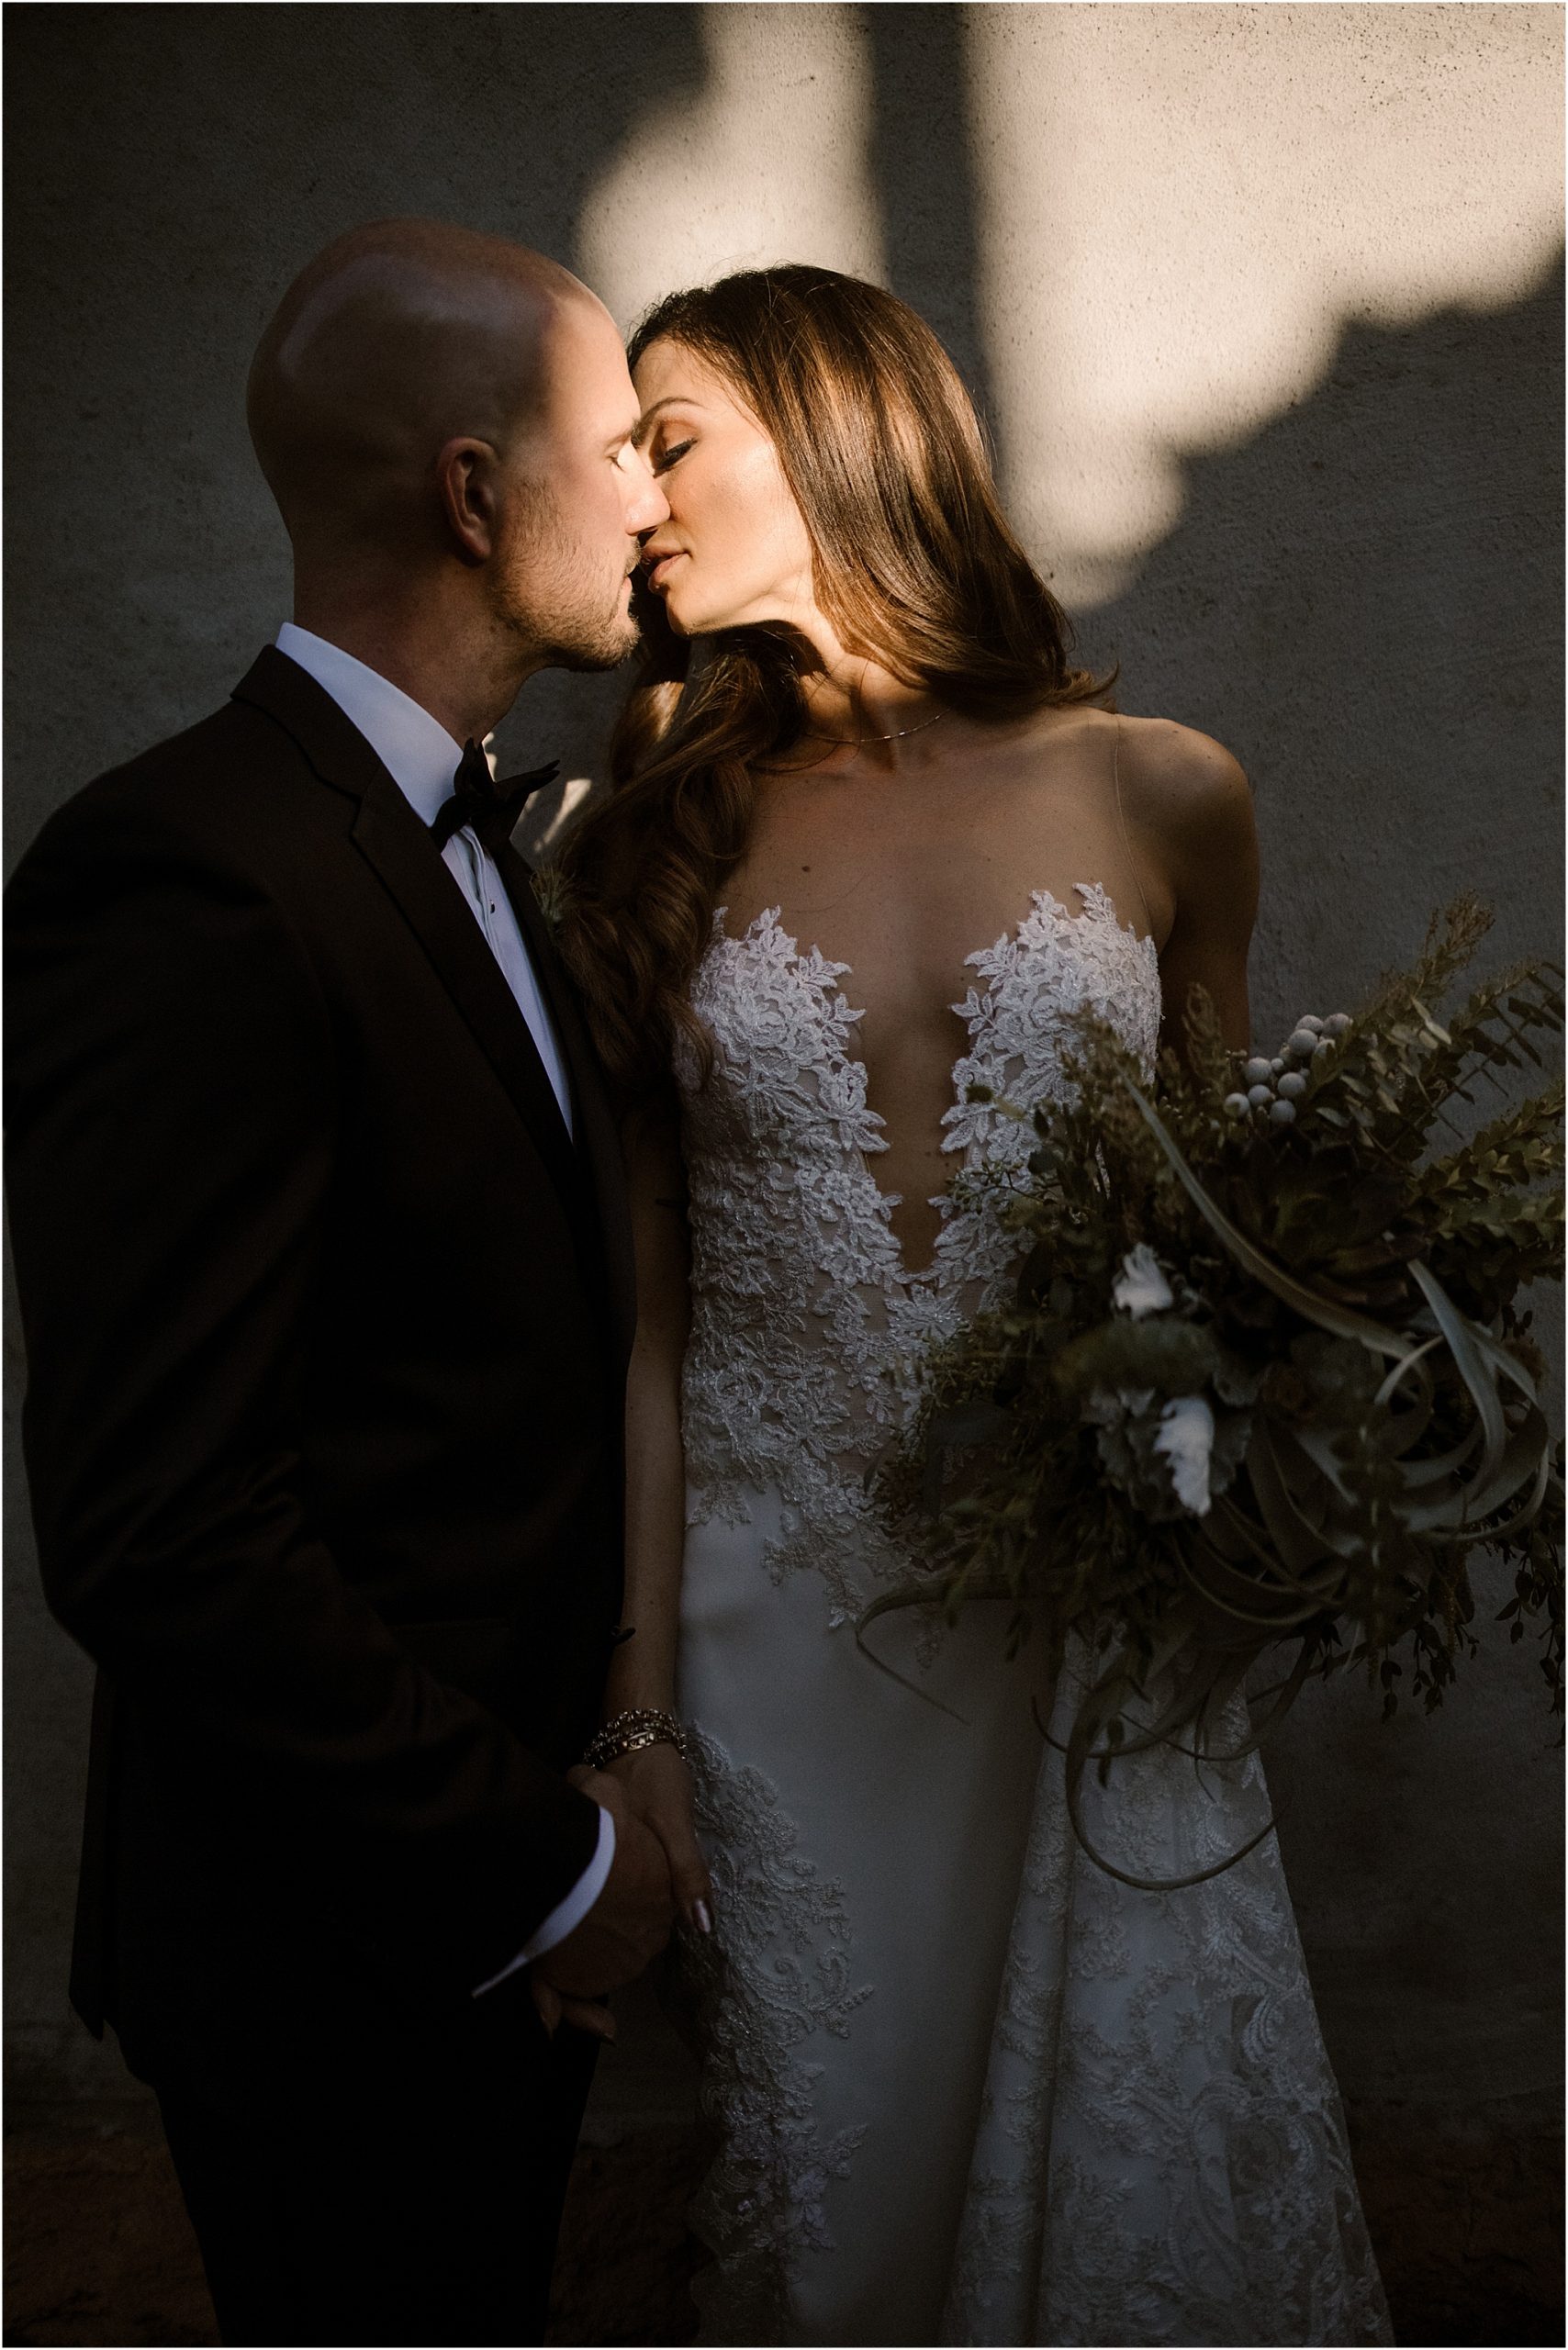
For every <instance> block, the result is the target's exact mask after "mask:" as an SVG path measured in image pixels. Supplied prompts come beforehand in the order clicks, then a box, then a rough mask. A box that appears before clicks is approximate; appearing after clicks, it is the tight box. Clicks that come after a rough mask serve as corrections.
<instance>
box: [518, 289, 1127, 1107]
mask: <svg viewBox="0 0 1568 2350" xmlns="http://www.w3.org/2000/svg"><path fill="white" fill-rule="evenodd" d="M666 340H667V341H673V342H678V343H679V344H680V345H681V346H682V347H683V348H684V349H686V350H688V351H689V352H691V353H694V354H695V355H696V356H697V357H698V358H700V359H702V360H704V361H705V362H707V364H709V365H711V367H713V368H714V369H716V370H717V372H718V373H719V374H720V375H722V376H723V377H724V379H725V381H726V382H727V383H728V385H729V386H730V387H731V389H732V391H733V392H734V395H735V397H737V398H738V399H739V400H740V402H741V404H742V405H743V406H744V407H745V408H746V409H747V410H749V412H750V413H751V415H752V416H754V417H755V418H756V421H757V422H758V424H760V426H761V427H762V429H763V431H765V432H766V433H767V435H768V438H769V439H770V440H771V441H772V442H773V444H774V447H775V449H776V451H777V453H778V463H779V466H780V468H781V470H782V472H783V475H784V478H785V480H786V481H787V483H788V484H789V487H790V490H791V492H792V493H793V496H794V499H795V503H796V505H797V506H798V507H799V509H800V511H801V519H802V520H803V521H804V524H805V528H806V532H807V536H808V537H809V539H810V542H811V546H812V586H813V591H814V594H815V596H816V599H817V602H818V603H819V605H820V606H821V608H822V610H823V612H824V613H825V615H826V616H827V618H828V619H829V620H830V621H832V623H833V625H834V628H835V630H836V631H837V632H838V634H839V637H840V639H841V641H842V642H843V643H845V644H846V646H848V647H850V648H851V649H852V650H854V651H855V652H857V653H859V654H864V655H869V656H871V657H872V658H873V659H875V660H876V661H878V662H879V663H880V664H881V665H882V666H883V667H885V668H887V669H889V670H890V671H891V672H892V673H893V675H894V676H896V677H900V678H902V680H903V681H904V683H906V684H907V685H911V686H921V687H924V688H926V689H927V691H929V692H930V693H931V694H933V695H934V696H935V697H936V698H937V699H939V700H941V701H942V702H944V703H946V705H947V706H948V707H949V708H951V709H953V710H956V711H963V712H964V713H965V714H966V715H968V716H970V717H973V718H978V719H994V720H1002V719H1007V718H1014V717H1019V716H1022V715H1024V714H1025V712H1027V711H1033V710H1038V709H1041V708H1044V707H1046V706H1047V705H1048V704H1053V703H1063V702H1076V701H1086V700H1090V699H1094V698H1095V697H1096V696H1098V695H1099V694H1101V693H1103V691H1104V690H1105V685H1106V681H1104V680H1099V679H1096V678H1094V677H1092V676H1091V675H1090V674H1089V673H1088V672H1087V671H1085V670H1082V669H1078V668H1075V667H1074V666H1072V662H1071V654H1070V647H1071V632H1070V628H1069V624H1068V621H1067V620H1066V617H1065V615H1064V614H1063V612H1062V610H1061V609H1060V607H1059V606H1058V603H1057V602H1056V599H1055V598H1054V597H1053V596H1052V595H1051V593H1050V591H1049V589H1048V588H1047V586H1046V584H1045V582H1044V580H1043V579H1041V577H1040V576H1039V574H1038V573H1037V572H1036V570H1035V568H1034V566H1033V565H1032V564H1031V563H1030V561H1029V559H1028V557H1027V555H1026V554H1025V553H1024V550H1023V548H1022V547H1021V546H1020V545H1019V544H1018V542H1017V540H1016V539H1015V538H1014V535H1013V532H1011V530H1010V529H1009V528H1008V526H1007V522H1006V520H1005V519H1004V517H1003V515H1002V509H1001V506H1000V504H999V502H998V498H997V493H996V485H995V482H994V480H993V478H992V475H991V464H990V461H989V458H988V456H987V453H986V447H985V442H984V438H983V435H982V433H981V431H980V421H979V419H978V418H977V416H976V414H975V410H974V406H973V403H972V401H971V400H970V398H969V394H968V392H967V391H966V390H965V388H964V386H963V383H962V381H961V379H960V377H959V375H958V370H957V368H956V367H955V366H954V364H953V363H952V361H951V360H950V359H949V358H948V356H947V353H946V351H945V350H944V349H943V347H942V345H941V343H940V342H939V341H937V339H936V337H935V334H933V332H932V330H931V329H930V328H929V327H928V326H927V325H926V324H925V321H924V319H921V318H918V317H917V316H916V314H915V313H914V311H913V310H912V309H911V308H909V306H908V304H907V303H904V302H901V301H899V300H898V299H897V297H895V296H893V295H891V294H885V293H884V292H883V291H882V290H881V288H880V287H879V286H876V285H866V284H865V283H863V282H862V280H860V279H859V278H855V277H845V276H841V275H840V274H839V273H838V272H837V271H836V270H831V269H812V268H806V267H801V266H798V265H790V266H785V267H779V268H776V269H757V270H745V271H743V272H741V273H740V274H737V275H735V276H733V277H725V278H722V279H721V280H720V282H719V283H718V284H717V285H709V286H701V287H698V288H695V289H694V290H692V291H691V292H689V293H684V294H672V295H670V296H668V297H666V300H664V301H662V302H660V303H659V304H658V305H657V307H656V308H655V309H653V310H652V311H650V313H649V314H648V316H647V317H646V318H645V319H644V320H643V323H642V325H641V326H640V327H639V328H638V329H637V331H636V333H635V334H634V335H633V339H632V344H631V349H630V353H629V356H630V359H631V363H632V364H633V366H635V365H636V364H637V361H638V360H639V359H640V358H641V357H642V355H643V353H644V352H645V351H646V350H648V349H649V347H650V346H651V345H652V344H654V343H655V342H660V341H666ZM639 609H640V610H642V612H643V617H644V648H643V652H642V655H641V656H640V663H641V666H640V671H639V675H638V677H637V679H636V682H635V683H634V685H633V688H632V692H631V695H630V697H629V699H628V701H627V704H626V707H625V709H624V711H623V712H622V718H621V722H620V724H619V725H618V727H617V729H616V733H615V736H614V740H613V743H612V745H611V750H610V778H611V785H612V789H611V791H610V796H609V797H608V798H607V799H606V800H604V801H603V802H602V803H601V805H600V806H599V807H598V808H597V809H596V810H594V811H592V812H591V813H590V814H588V816H586V817H585V818H584V819H583V821H582V822H580V824H579V825H578V826H577V830H576V831H575V832H574V833H573V834H571V835H570V836H569V838H568V840H567V841H566V845H565V846H564V848H563V851H562V855H561V859H560V870H561V878H562V881H563V884H564V888H563V890H562V893H561V901H562V909H563V912H562V931H561V936H562V946H563V949H564V952H565V954H566V959H567V961H568V964H569V965H570V968H571V969H572V972H573V976H574V977H575V979H577V984H578V986H579V988H580V990H581V991H582V994H583V997H584V1000H585V1002H586V1005H587V1009H588V1017H589V1021H590V1023H591V1025H592V1028H593V1031H594V1035H595V1039H596V1041H597V1043H598V1045H599V1050H600V1052H601V1054H602V1055H603V1057H604V1059H605V1062H606V1064H607V1065H608V1067H609V1069H610V1072H611V1074H612V1076H613V1077H614V1078H615V1079H616V1080H618V1081H619V1083H620V1085H621V1086H622V1089H623V1090H624V1091H625V1092H626V1093H627V1094H628V1095H629V1096H634V1095H635V1094H637V1093H638V1092H640V1091H642V1090H643V1089H644V1087H645V1086H646V1085H647V1084H649V1083H651V1082H653V1081H654V1080H656V1078H657V1077H658V1075H659V1074H660V1073H661V1072H662V1071H664V1070H666V1069H667V1068H668V1066H669V1057H670V1050H671V1047H672V1046H673V1045H674V1043H675V1040H676V1038H677V1036H678V1035H681V1034H684V1035H687V1036H688V1037H689V1039H690V1040H691V1042H692V1044H693V1045H694V1046H695V1047H696V1050H697V1054H698V1057H699V1061H700V1065H701V1066H702V1067H703V1068H704V1069H706V1068H707V1067H708V1066H709V1063H710V1061H711V1040H710V1039H709V1037H708V1035H707V1032H706V1030H705V1029H704V1027H703V1025H702V1024H701V1022H700V1020H699V1019H698V1017H697V1015H696V1013H694V1012H693V1011H692V1009H691V1006H690V1002H689V988H690V984H691V979H692V977H693V974H694V973H695V971H696V968H697V965H698V962H699V960H700V957H701V955H702V953H703V950H704V948H705V947H706V946H707V943H708V938H709V934H710V932H711V926H712V918H713V909H714V907H715V906H716V905H717V903H718V902H719V893H720V891H721V890H722V889H723V887H724V885H725V883H726V881H727V880H728V878H729V877H730V875H731V874H732V873H733V872H734V868H735V867H736V865H737V864H738V863H739V862H740V859H741V857H742V856H743V855H744V853H745V845H746V840H747V836H748V834H749V832H750V828H751V819H752V810H753V804H754V800H755V794H756V785H755V782H754V780H753V778H754V774H755V771H756V768H757V767H761V766H766V765H767V764H768V763H769V762H771V761H774V760H777V759H778V758H779V757H780V756H781V755H786V754H788V753H789V752H790V750H791V749H792V748H793V747H794V746H795V745H796V744H797V743H798V742H799V741H800V738H801V735H802V734H803V733H804V732H805V724H806V707H805V701H804V699H803V697H802V694H801V687H800V683H799V671H800V667H801V653H802V650H803V648H802V646H801V639H800V638H799V636H798V635H797V634H796V633H795V632H793V631H792V630H790V629H789V628H788V627H786V626H784V625H783V624H782V623H780V624H778V625H777V626H770V625H767V624H764V625H761V626H757V627H752V628H744V629H734V630H726V631H723V632H721V633H719V634H717V635H715V636H713V637H711V638H709V639H706V640H704V654H703V658H702V660H701V662H700V666H699V669H698V671H697V674H696V675H695V677H692V676H691V675H690V669H689V665H690V657H691V645H690V643H689V641H688V640H685V639H682V638H680V637H678V636H677V634H676V633H675V631H674V630H673V629H672V628H671V627H670V625H669V622H668V621H667V620H666V618H665V616H664V612H663V610H662V607H660V606H659V605H658V602H657V599H655V598H654V597H652V596H650V595H648V594H647V593H646V592H645V591H644V592H642V593H641V594H640V597H639Z"/></svg>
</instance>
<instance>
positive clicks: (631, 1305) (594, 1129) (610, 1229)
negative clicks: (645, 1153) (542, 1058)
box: [496, 842, 637, 1354]
mask: <svg viewBox="0 0 1568 2350" xmlns="http://www.w3.org/2000/svg"><path fill="white" fill-rule="evenodd" d="M496 864H497V867H498V871H499V873H500V877H501V879H502V880H503V881H504V882H505V884H506V890H507V895H508V897H509V898H510V900H511V902H512V905H513V907H514V908H515V910H516V912H517V918H518V923H519V926H520V928H521V931H522V934H523V937H524V938H525V940H526V941H527V944H528V951H529V956H530V958H531V959H532V964H533V968H534V971H535V974H536V975H537V978H538V980H539V985H540V989H541V990H542V992H543V996H544V1000H545V1002H546V1004H547V1005H548V1007H549V1011H550V1015H551V1018H552V1019H553V1020H554V1024H555V1034H556V1035H557V1037H558V1038H559V1040H560V1045H561V1050H562V1053H563V1056H564V1057H565V1059H566V1068H567V1072H568V1075H569V1078H570V1080H571V1088H572V1104H573V1110H574V1113H575V1115H576V1117H577V1139H578V1142H579V1143H580V1145H581V1147H582V1152H583V1156H584V1158H586V1159H587V1161H588V1167H589V1169H591V1171H592V1175H593V1184H594V1193H595V1199H596V1202H597V1204H598V1208H599V1234H600V1238H601V1240H602V1244H603V1248H604V1267H605V1281H606V1286H607V1289H608V1292H609V1304H610V1313H611V1315H613V1317H614V1320H615V1325H616V1335H617V1339H618V1342H619V1344H620V1347H621V1350H622V1354H626V1353H629V1352H630V1350H631V1345H632V1337H633V1330H634V1328H635V1326H636V1313H637V1305H636V1279H635V1270H634V1267H633V1255H632V1221H631V1216H630V1214H629V1212H628V1209H627V1204H626V1179H625V1172H624V1167H623V1162H622V1151H621V1133H620V1127H619V1125H618V1123H617V1121H616V1117H615V1113H614V1110H613V1108H612V1107H611V1104H610V1096H609V1093H608V1091H607V1089H606V1085H605V1080H604V1073H603V1069H602V1068H601V1067H600V1063H599V1055H598V1053H597V1051H596V1050H595V1048H594V1045H593V1040H592V1038H591V1037H590V1036H589V1035H588V1023H587V1021H586V1020H585V1018H584V1016H583V1013H582V1009H581V1006H580V1005H579V1003H578V1002H577V991H576V990H575V989H574V987H573V985H572V982H571V980H570V979H569V978H568V977H567V975H566V971H565V970H564V969H563V968H562V965H561V961H560V958H559V957H558V956H557V955H556V953H555V949H554V944H553V943H552V941H551V938H550V934H549V930H548V927H547V925H546V923H545V921H544V917H543V914H542V913H541V912H540V909H539V901H538V899H537V898H536V897H535V896H534V894H533V879H532V874H531V872H530V870H529V867H528V865H527V863H526V861H525V860H524V859H523V858H522V857H521V856H520V855H519V854H518V852H517V850H516V849H514V848H513V847H512V846H511V845H510V842H509V843H508V844H507V845H505V846H504V847H502V848H501V850H500V851H499V852H498V856H497V859H496Z"/></svg>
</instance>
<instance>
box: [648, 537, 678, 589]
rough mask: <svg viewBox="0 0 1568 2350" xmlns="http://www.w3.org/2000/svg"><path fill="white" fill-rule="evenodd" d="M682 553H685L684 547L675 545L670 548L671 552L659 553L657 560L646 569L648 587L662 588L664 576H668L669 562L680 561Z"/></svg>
mask: <svg viewBox="0 0 1568 2350" xmlns="http://www.w3.org/2000/svg"><path fill="white" fill-rule="evenodd" d="M684 553H685V549H684V548H683V547H676V548H674V549H673V550H672V552H671V553H670V554H664V555H660V556H659V558H658V560H657V561H656V562H655V563H654V564H653V565H650V566H649V570H648V585H649V587H650V588H662V587H663V586H664V584H665V581H666V578H667V577H668V576H669V567H670V565H671V564H672V563H678V562H679V561H680V559H681V556H682V555H683V554H684Z"/></svg>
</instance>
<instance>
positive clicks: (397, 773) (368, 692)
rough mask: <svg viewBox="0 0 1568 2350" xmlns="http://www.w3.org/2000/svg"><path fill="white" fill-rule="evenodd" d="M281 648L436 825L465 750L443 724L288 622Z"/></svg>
mask: <svg viewBox="0 0 1568 2350" xmlns="http://www.w3.org/2000/svg"><path fill="white" fill-rule="evenodd" d="M277 649H278V651H279V652H280V653H286V654H287V655H288V657H289V659H290V660H291V661H293V662H296V663H297V665H298V666H299V667H300V668H301V669H303V670H305V671H306V672H307V674H308V676H310V677H314V678H315V680H316V683H317V684H318V685H319V686H320V687H321V688H323V689H324V690H325V691H326V692H328V693H330V695H331V697H332V699H333V700H334V701H335V702H336V703H337V705H338V708H339V709H340V710H341V711H342V713H343V716H344V717H345V718H346V719H348V720H349V721H350V722H352V723H353V725H355V726H357V727H358V729H359V731H360V733H362V734H363V735H364V739H365V741H366V742H367V743H368V744H370V747H371V749H372V750H373V751H374V752H375V755H376V757H377V758H378V759H379V760H380V761H381V764H382V766H383V767H385V768H386V771H387V773H388V774H389V775H390V776H391V778H392V780H393V782H394V783H396V785H397V786H398V789H399V790H400V791H401V792H402V794H403V797H404V799H405V800H407V801H408V802H409V807H410V808H412V810H413V811H414V813H415V815H416V816H418V817H419V819H420V822H421V823H424V824H431V823H433V822H434V821H435V817H436V812H437V811H438V810H439V809H440V807H441V806H442V802H443V801H444V800H450V799H451V797H452V794H453V790H454V788H455V783H456V778H457V766H458V761H459V760H460V759H461V758H462V756H463V745H462V744H461V743H457V742H454V740H453V737H452V736H451V735H450V734H449V733H447V731H446V729H445V727H444V726H442V723H441V722H440V720H439V719H435V718H432V717H431V714H430V711H428V710H426V709H425V708H424V707H423V705H422V704H421V703H420V702H417V701H415V700H414V699H412V697H411V696H410V695H409V694H406V693H405V692H404V691H403V689H402V688H401V687H400V686H395V685H394V684H393V683H392V680H391V679H390V677H383V676H382V675H381V673H380V671H379V670H378V669H371V668H367V667H366V666H365V664H364V662H363V661H356V660H355V659H354V657H353V654H352V653H345V652H344V651H343V649H342V646H341V645H337V644H329V643H328V642H327V640H326V638H325V637H324V636H313V635H312V634H311V632H310V631H309V630H308V629H306V628H297V627H296V626H295V624H294V622H293V621H285V622H284V624H283V626H282V627H281V628H280V629H279V631H278V632H277Z"/></svg>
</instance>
